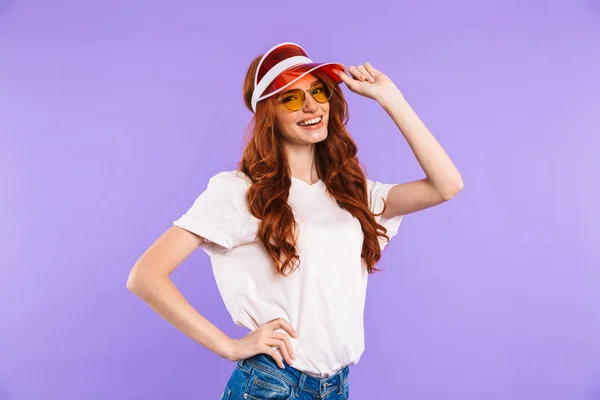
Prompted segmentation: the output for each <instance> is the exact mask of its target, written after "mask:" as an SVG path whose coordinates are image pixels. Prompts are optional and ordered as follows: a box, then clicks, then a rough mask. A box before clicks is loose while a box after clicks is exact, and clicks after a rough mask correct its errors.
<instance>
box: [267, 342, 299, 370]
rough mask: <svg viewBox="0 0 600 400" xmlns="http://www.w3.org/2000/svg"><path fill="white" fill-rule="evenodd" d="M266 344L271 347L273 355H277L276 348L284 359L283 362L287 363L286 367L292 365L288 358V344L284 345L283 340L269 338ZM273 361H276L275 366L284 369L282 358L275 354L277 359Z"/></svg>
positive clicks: (289, 346)
mask: <svg viewBox="0 0 600 400" xmlns="http://www.w3.org/2000/svg"><path fill="white" fill-rule="evenodd" d="M280 335H281V334H280ZM266 343H267V344H268V345H269V347H271V349H272V350H273V352H274V353H277V348H278V349H279V351H280V352H281V355H282V356H283V358H284V359H285V362H287V363H288V365H292V364H293V363H294V360H293V359H292V357H291V356H290V351H289V349H290V348H291V345H290V344H289V343H286V341H285V340H284V339H278V338H275V337H271V338H270V339H269V340H267V341H266ZM272 346H275V347H276V348H275V349H273V347H272ZM273 358H275V357H273ZM275 361H277V364H278V365H279V367H280V368H283V367H284V366H283V362H282V358H281V356H279V355H278V354H277V358H276V359H275Z"/></svg>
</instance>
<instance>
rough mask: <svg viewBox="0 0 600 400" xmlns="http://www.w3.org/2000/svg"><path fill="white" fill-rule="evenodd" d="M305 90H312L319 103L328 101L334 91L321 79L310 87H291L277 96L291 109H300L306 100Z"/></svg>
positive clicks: (311, 92) (312, 94)
mask: <svg viewBox="0 0 600 400" xmlns="http://www.w3.org/2000/svg"><path fill="white" fill-rule="evenodd" d="M305 92H310V95H311V96H312V97H313V99H315V100H316V101H317V102H318V103H321V104H323V103H326V102H327V101H329V99H330V98H331V95H332V94H333V91H332V90H331V89H329V87H327V85H325V84H324V83H323V82H321V81H319V82H317V83H315V84H314V85H313V86H312V87H311V88H310V89H308V90H302V89H291V90H288V91H286V92H284V93H282V94H280V95H279V96H277V100H279V101H280V102H281V104H283V105H284V106H285V108H287V109H288V110H290V111H298V110H299V109H301V108H302V105H303V104H304V101H305V100H306V94H305Z"/></svg>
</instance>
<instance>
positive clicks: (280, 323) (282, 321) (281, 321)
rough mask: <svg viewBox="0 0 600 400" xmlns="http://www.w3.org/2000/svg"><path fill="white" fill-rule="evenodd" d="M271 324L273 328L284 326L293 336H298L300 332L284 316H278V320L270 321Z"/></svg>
mask: <svg viewBox="0 0 600 400" xmlns="http://www.w3.org/2000/svg"><path fill="white" fill-rule="evenodd" d="M269 324H270V327H272V328H273V330H275V329H278V328H283V329H284V330H285V331H286V332H287V333H288V334H289V335H290V336H291V337H294V338H297V337H298V333H297V332H296V331H295V330H294V328H292V326H291V325H290V324H289V323H288V322H287V321H286V320H285V319H283V318H277V319H276V320H273V321H271V322H269Z"/></svg>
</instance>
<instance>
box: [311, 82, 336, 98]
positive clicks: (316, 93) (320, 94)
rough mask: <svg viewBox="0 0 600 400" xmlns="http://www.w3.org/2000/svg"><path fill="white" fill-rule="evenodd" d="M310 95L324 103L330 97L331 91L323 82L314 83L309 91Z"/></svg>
mask: <svg viewBox="0 0 600 400" xmlns="http://www.w3.org/2000/svg"><path fill="white" fill-rule="evenodd" d="M311 94H312V96H313V97H314V99H315V100H316V101H318V102H319V103H325V102H326V101H327V100H329V98H330V97H331V91H330V90H329V88H328V87H327V85H325V84H324V83H323V82H320V83H318V84H317V85H315V86H314V87H313V89H312V92H311Z"/></svg>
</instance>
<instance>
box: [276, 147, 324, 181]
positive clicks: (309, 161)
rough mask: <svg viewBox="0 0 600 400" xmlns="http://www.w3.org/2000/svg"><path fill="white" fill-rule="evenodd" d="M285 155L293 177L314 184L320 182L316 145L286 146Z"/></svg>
mask: <svg viewBox="0 0 600 400" xmlns="http://www.w3.org/2000/svg"><path fill="white" fill-rule="evenodd" d="M284 151H285V155H286V157H287V160H288V164H289V166H290V173H291V174H292V176H293V177H295V178H298V179H302V180H303V181H306V182H310V183H314V182H316V181H318V180H319V174H318V173H317V164H316V162H315V145H314V144H303V145H291V144H287V145H284Z"/></svg>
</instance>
